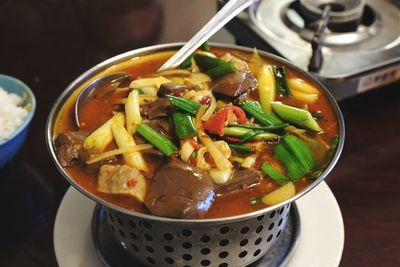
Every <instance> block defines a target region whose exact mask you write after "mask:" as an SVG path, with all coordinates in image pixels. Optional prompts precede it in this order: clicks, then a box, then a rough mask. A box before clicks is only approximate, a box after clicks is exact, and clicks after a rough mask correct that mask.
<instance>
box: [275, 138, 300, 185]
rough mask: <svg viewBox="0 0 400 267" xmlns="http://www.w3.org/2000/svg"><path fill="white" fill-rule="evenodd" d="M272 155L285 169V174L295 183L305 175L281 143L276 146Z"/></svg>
mask: <svg viewBox="0 0 400 267" xmlns="http://www.w3.org/2000/svg"><path fill="white" fill-rule="evenodd" d="M274 155H275V156H276V157H277V158H278V160H279V162H280V163H281V164H282V165H283V166H284V167H285V169H286V171H287V173H288V174H289V176H290V177H291V178H292V179H293V180H294V181H297V180H299V179H300V178H301V177H304V175H306V173H307V171H306V170H305V169H304V168H303V167H302V166H301V165H300V163H299V162H298V161H297V159H296V158H295V157H294V156H293V154H292V153H291V152H290V151H289V150H288V149H287V148H286V147H285V146H284V145H283V144H282V143H280V144H278V145H277V146H276V147H275V148H274Z"/></svg>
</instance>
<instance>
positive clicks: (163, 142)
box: [136, 123, 178, 156]
mask: <svg viewBox="0 0 400 267" xmlns="http://www.w3.org/2000/svg"><path fill="white" fill-rule="evenodd" d="M136 130H137V132H138V133H139V134H140V135H141V136H143V137H144V138H145V139H146V140H147V141H149V142H150V143H151V144H153V145H154V146H155V147H156V148H158V150H160V151H161V152H162V153H163V154H164V155H165V156H171V155H172V154H177V153H178V148H177V147H176V146H175V144H174V143H172V141H171V140H169V139H168V138H167V137H165V136H164V135H162V134H160V133H158V132H156V131H154V130H153V129H152V128H151V127H150V126H148V125H146V124H144V123H142V124H139V125H138V127H137V129H136Z"/></svg>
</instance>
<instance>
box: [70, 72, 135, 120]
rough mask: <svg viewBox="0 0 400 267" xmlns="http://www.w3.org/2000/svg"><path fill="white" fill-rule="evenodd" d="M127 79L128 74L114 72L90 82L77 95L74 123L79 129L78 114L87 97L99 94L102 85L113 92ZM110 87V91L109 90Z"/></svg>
mask: <svg viewBox="0 0 400 267" xmlns="http://www.w3.org/2000/svg"><path fill="white" fill-rule="evenodd" d="M128 79H129V74H128V73H126V72H116V73H112V74H109V75H105V76H102V77H99V78H97V79H96V80H94V81H92V82H91V83H89V85H87V86H86V87H85V88H83V89H82V91H81V92H80V93H79V95H78V98H77V99H76V102H75V122H76V125H78V127H79V128H80V127H81V124H80V119H79V114H80V110H81V108H82V107H83V105H84V104H85V102H86V101H87V99H89V97H91V96H93V95H95V94H98V93H100V91H99V89H100V88H104V85H109V87H108V88H109V90H113V89H115V88H117V87H118V85H119V84H120V83H121V82H123V81H125V80H128ZM110 87H111V89H110Z"/></svg>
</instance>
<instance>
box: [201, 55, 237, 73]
mask: <svg viewBox="0 0 400 267" xmlns="http://www.w3.org/2000/svg"><path fill="white" fill-rule="evenodd" d="M194 60H195V61H196V64H197V66H199V68H200V69H201V70H202V71H204V72H206V73H207V74H208V75H210V76H211V77H212V78H214V79H217V78H219V77H222V76H224V75H226V74H228V73H231V72H234V71H235V67H234V64H233V62H229V61H226V60H223V59H222V58H217V57H211V56H208V55H205V54H204V53H202V54H199V53H197V54H195V55H194Z"/></svg>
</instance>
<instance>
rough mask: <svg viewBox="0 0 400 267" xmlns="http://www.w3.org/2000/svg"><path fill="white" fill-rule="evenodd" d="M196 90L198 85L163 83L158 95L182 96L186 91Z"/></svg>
mask: <svg viewBox="0 0 400 267" xmlns="http://www.w3.org/2000/svg"><path fill="white" fill-rule="evenodd" d="M190 90H194V91H198V90H199V87H198V86H197V85H186V84H185V85H183V84H177V83H163V84H161V86H160V89H158V92H157V96H159V97H164V96H166V95H173V96H182V95H183V94H184V93H185V92H187V91H190Z"/></svg>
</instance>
